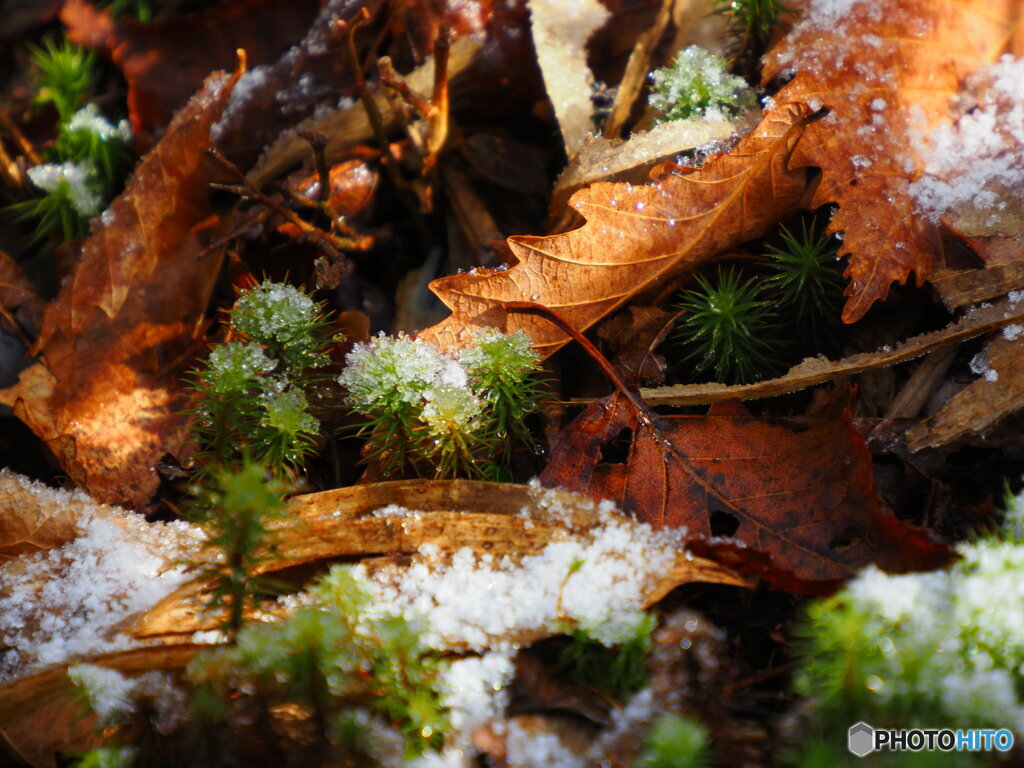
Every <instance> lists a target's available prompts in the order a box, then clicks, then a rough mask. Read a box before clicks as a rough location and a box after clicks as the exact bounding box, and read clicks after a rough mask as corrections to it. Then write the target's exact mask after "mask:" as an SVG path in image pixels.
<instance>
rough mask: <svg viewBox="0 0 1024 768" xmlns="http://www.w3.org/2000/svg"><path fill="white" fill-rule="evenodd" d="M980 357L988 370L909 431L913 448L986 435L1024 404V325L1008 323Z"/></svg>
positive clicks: (1023, 406) (909, 447)
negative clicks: (1023, 326)
mask: <svg viewBox="0 0 1024 768" xmlns="http://www.w3.org/2000/svg"><path fill="white" fill-rule="evenodd" d="M979 358H980V361H979V362H981V364H982V365H983V367H984V368H985V372H984V373H983V374H982V375H981V376H980V377H979V378H978V379H977V380H976V381H973V382H971V383H970V384H969V385H967V387H966V388H964V389H962V390H961V391H960V392H957V393H956V394H955V395H953V397H951V398H950V399H949V400H948V401H947V402H946V403H945V404H944V405H943V406H942V407H941V408H940V409H939V410H938V411H936V412H935V413H933V414H932V415H931V416H928V417H927V418H925V419H922V420H921V421H920V422H918V423H917V424H915V425H914V426H913V427H911V428H910V429H909V430H908V431H907V448H908V449H909V450H910V451H912V452H916V451H920V450H921V449H923V448H938V447H940V446H943V445H948V444H950V443H952V442H954V441H956V440H959V439H961V438H964V437H967V436H970V435H981V436H984V435H985V433H986V432H988V431H989V430H990V429H992V428H993V427H995V426H996V425H997V424H998V423H999V422H1000V421H1002V420H1003V419H1005V418H1006V417H1007V416H1009V415H1010V414H1012V413H1016V412H1017V411H1019V410H1021V409H1022V408H1024V328H1022V326H1021V325H1018V324H1014V325H1010V326H1007V327H1006V328H1005V329H1004V330H1003V332H1002V333H1001V334H999V335H997V336H996V337H995V338H993V339H992V340H991V341H989V342H988V344H986V345H985V348H984V349H983V350H982V351H981V352H980V353H979ZM972 367H973V366H972Z"/></svg>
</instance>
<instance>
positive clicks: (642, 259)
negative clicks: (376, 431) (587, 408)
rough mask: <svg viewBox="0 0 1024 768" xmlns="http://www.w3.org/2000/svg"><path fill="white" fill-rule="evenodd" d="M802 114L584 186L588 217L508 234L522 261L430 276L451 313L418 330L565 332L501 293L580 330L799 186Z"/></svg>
mask: <svg viewBox="0 0 1024 768" xmlns="http://www.w3.org/2000/svg"><path fill="white" fill-rule="evenodd" d="M806 115H807V109H806V108H805V107H802V106H800V105H791V106H789V107H786V108H783V109H780V110H776V111H774V112H772V113H771V114H770V115H769V116H766V118H765V119H764V120H763V121H762V123H761V125H760V126H759V128H758V129H757V130H756V131H754V132H753V133H752V134H751V135H749V136H747V137H746V138H745V139H743V140H742V141H741V142H740V143H739V144H737V145H736V147H735V148H733V150H732V151H731V152H729V153H728V154H722V155H717V156H714V157H711V158H709V159H708V161H707V162H706V163H705V164H704V166H703V167H701V168H699V169H696V170H694V169H692V168H683V167H681V166H676V165H671V164H669V165H663V166H659V167H658V168H656V169H655V170H654V171H653V172H652V178H653V180H654V182H655V183H653V184H646V185H643V186H633V185H630V184H609V183H600V184H593V185H591V186H590V187H587V188H586V189H583V190H580V191H579V192H577V193H576V194H575V195H573V197H572V198H571V200H570V203H569V204H570V205H571V206H572V207H573V208H575V209H576V210H577V211H578V212H579V213H580V214H582V215H583V217H584V218H585V219H586V220H587V221H586V224H585V225H583V226H582V227H580V228H579V229H576V230H573V231H572V232H566V233H564V234H559V235H552V236H550V237H511V238H509V241H508V242H509V246H510V247H511V249H512V252H513V253H514V254H515V256H516V258H517V259H518V263H517V264H514V265H513V266H512V267H511V268H509V269H507V270H478V271H477V273H476V274H462V275H453V276H450V277H444V278H441V279H439V280H435V281H434V282H433V283H431V288H432V289H433V290H434V292H435V293H436V294H437V295H438V296H439V297H440V298H441V300H442V301H443V302H444V303H445V304H446V305H447V306H448V307H450V308H451V310H452V314H451V315H450V316H449V317H447V318H446V319H445V320H443V321H442V322H440V323H438V324H437V325H435V326H432V327H431V328H428V329H426V330H424V331H422V332H421V333H420V334H419V337H420V338H423V339H427V340H429V341H433V342H434V343H436V344H438V345H439V346H441V347H443V348H450V347H461V346H465V345H466V344H468V343H470V342H471V340H472V339H473V337H474V335H475V333H476V332H477V331H478V330H479V329H480V328H482V327H486V326H491V327H495V328H498V329H500V330H503V331H505V332H506V333H513V332H515V331H516V330H518V329H523V330H525V331H526V332H527V333H528V334H529V335H530V337H531V338H532V339H533V341H534V348H535V349H536V350H537V351H538V352H540V353H541V354H542V355H543V356H545V357H546V356H548V355H551V354H553V353H554V352H555V351H556V350H557V349H558V348H559V347H561V346H562V345H563V344H565V343H566V342H567V341H568V336H566V335H565V334H564V333H563V332H562V331H561V330H559V329H558V328H556V327H555V326H554V325H552V324H550V323H548V322H547V321H546V320H544V319H543V318H540V317H537V316H534V315H526V314H508V313H507V312H506V311H505V309H504V307H503V306H502V305H503V302H506V301H521V300H526V299H528V300H529V301H531V302H534V303H539V304H543V305H545V306H547V307H550V308H552V309H554V310H557V311H558V312H559V313H560V314H561V315H562V316H563V317H565V319H566V320H567V321H568V322H569V323H570V324H572V325H573V326H575V327H576V328H579V329H580V330H583V329H586V328H589V327H590V326H591V325H593V324H594V323H595V322H597V321H598V320H600V319H601V318H602V317H604V316H605V315H607V314H608V313H610V312H612V311H613V310H615V309H617V308H618V307H620V306H622V305H623V304H624V303H626V302H627V301H628V300H629V299H630V298H631V297H633V296H634V295H636V294H637V293H638V292H639V291H641V290H643V289H645V288H648V287H651V286H654V285H658V284H660V283H662V282H664V281H665V280H666V279H667V278H670V277H673V276H676V275H679V274H680V273H683V272H685V271H687V270H692V269H694V268H696V267H698V266H700V264H701V263H703V262H704V261H705V260H707V259H709V258H711V257H713V256H714V255H715V254H717V253H719V252H721V251H722V250H724V249H726V248H729V247H731V246H733V245H736V244H737V243H741V242H743V241H745V240H749V239H750V238H752V237H756V236H757V235H760V234H761V233H762V232H763V231H764V230H765V229H766V228H767V227H768V226H770V225H771V224H772V223H774V222H775V221H776V220H778V219H779V218H780V217H781V216H783V215H785V214H786V213H788V212H790V211H792V210H794V209H795V208H796V206H797V205H798V203H799V200H800V197H801V194H802V193H803V190H804V186H805V175H804V172H803V171H796V172H792V171H789V170H787V168H788V165H789V154H790V151H791V150H792V148H793V146H794V144H795V143H796V141H797V139H798V138H799V136H800V133H801V131H803V130H804V127H803V126H804V118H805V117H806Z"/></svg>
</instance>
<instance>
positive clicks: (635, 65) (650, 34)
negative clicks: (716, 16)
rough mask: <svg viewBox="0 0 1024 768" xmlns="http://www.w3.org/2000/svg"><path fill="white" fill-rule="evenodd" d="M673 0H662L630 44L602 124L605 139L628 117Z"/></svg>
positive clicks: (617, 135)
mask: <svg viewBox="0 0 1024 768" xmlns="http://www.w3.org/2000/svg"><path fill="white" fill-rule="evenodd" d="M674 4H675V3H674V0H662V2H661V8H660V9H659V10H658V16H657V18H655V20H654V25H653V26H651V27H650V28H649V29H646V30H644V31H643V32H641V33H640V36H639V37H638V38H637V40H636V45H635V46H633V52H632V53H631V54H629V62H628V63H627V64H626V71H625V72H624V73H623V75H622V80H621V81H620V82H619V90H618V91H616V93H615V102H614V103H613V104H612V111H611V114H610V115H608V119H607V120H606V121H605V124H604V136H605V138H606V139H618V138H620V134H621V133H622V127H623V126H624V125H625V124H626V121H627V120H628V119H629V114H630V112H632V111H633V104H634V103H635V102H636V97H637V94H638V93H639V92H640V89H641V87H643V83H644V78H646V77H647V73H648V71H650V68H651V53H652V52H653V51H654V48H655V46H656V45H657V44H658V41H659V40H660V39H661V36H662V34H663V33H664V32H665V27H666V26H668V22H669V19H671V18H672V6H673V5H674Z"/></svg>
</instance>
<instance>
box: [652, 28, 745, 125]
mask: <svg viewBox="0 0 1024 768" xmlns="http://www.w3.org/2000/svg"><path fill="white" fill-rule="evenodd" d="M648 103H649V104H650V105H651V107H652V108H654V109H656V110H658V111H659V112H661V113H662V114H663V115H664V117H663V120H681V119H685V118H687V117H690V115H701V116H703V117H707V118H710V119H723V115H734V114H736V113H737V112H739V111H740V110H741V109H742V108H744V107H750V106H753V105H754V104H756V99H755V97H754V93H753V91H752V90H751V89H750V86H749V85H747V82H746V81H745V80H744V79H743V78H742V77H737V76H736V75H730V74H729V73H728V72H727V71H726V62H725V59H723V58H721V57H720V56H716V55H715V54H713V53H711V51H708V50H706V49H704V48H701V47H700V46H698V45H691V46H690V47H689V48H687V49H685V50H683V51H682V52H680V53H679V55H678V56H676V59H675V61H674V62H672V66H671V67H666V68H665V69H659V70H655V71H654V72H652V73H651V95H650V97H649V98H648Z"/></svg>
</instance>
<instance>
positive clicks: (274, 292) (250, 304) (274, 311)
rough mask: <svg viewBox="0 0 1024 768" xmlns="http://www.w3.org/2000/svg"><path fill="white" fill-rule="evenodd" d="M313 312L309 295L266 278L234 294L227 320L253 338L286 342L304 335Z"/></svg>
mask: <svg viewBox="0 0 1024 768" xmlns="http://www.w3.org/2000/svg"><path fill="white" fill-rule="evenodd" d="M316 316H317V306H316V303H315V302H314V301H313V300H312V299H311V298H310V297H309V296H307V295H306V294H304V293H303V292H302V291H300V290H299V289H298V288H296V287H295V286H293V285H289V284H288V283H272V282H270V281H269V280H267V281H264V282H263V283H262V284H261V285H258V286H256V287H254V288H250V289H249V290H247V291H244V292H243V293H242V294H241V295H240V296H239V297H238V301H237V302H236V303H235V308H234V309H233V310H232V311H231V324H232V325H233V326H234V327H235V328H237V329H238V330H239V331H241V332H242V333H244V334H246V335H248V336H250V337H252V338H254V339H261V340H263V339H273V340H275V341H278V342H280V343H287V342H289V341H291V340H293V339H295V338H298V337H300V336H303V335H305V334H306V333H307V332H308V329H309V326H310V325H311V324H312V323H313V322H314V320H315V319H316Z"/></svg>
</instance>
